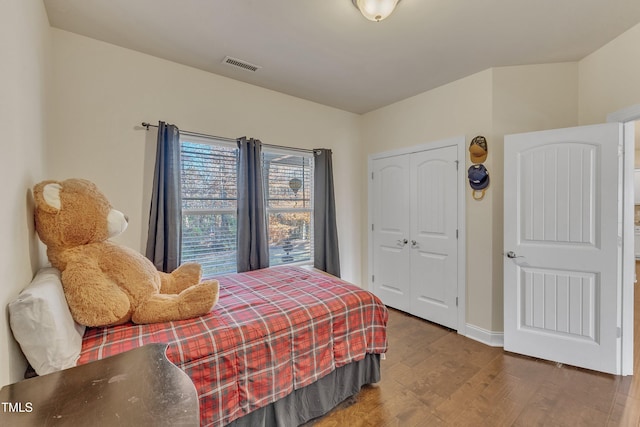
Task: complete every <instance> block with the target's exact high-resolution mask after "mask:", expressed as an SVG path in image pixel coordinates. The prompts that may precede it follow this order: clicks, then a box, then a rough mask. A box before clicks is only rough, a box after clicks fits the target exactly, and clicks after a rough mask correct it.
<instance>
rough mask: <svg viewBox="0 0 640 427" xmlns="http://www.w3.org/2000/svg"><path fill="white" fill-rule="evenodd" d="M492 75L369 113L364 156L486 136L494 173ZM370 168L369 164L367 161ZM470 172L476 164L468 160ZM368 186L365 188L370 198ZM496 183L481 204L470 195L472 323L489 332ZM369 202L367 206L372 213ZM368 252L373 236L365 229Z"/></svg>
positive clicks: (469, 311) (469, 312) (486, 73)
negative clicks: (369, 241)
mask: <svg viewBox="0 0 640 427" xmlns="http://www.w3.org/2000/svg"><path fill="white" fill-rule="evenodd" d="M492 75H493V72H492V70H487V71H483V72H481V73H477V74H474V75H472V76H469V77H466V78H464V79H461V80H458V81H455V82H453V83H450V84H447V85H444V86H441V87H439V88H436V89H434V90H431V91H428V92H425V93H422V94H420V95H417V96H414V97H412V98H409V99H406V100H403V101H400V102H397V103H395V104H392V105H389V106H387V107H383V108H380V109H378V110H376V111H373V112H370V113H367V114H365V115H364V116H363V121H362V134H363V141H364V152H365V156H363V157H368V156H369V155H371V154H376V153H381V152H385V151H390V150H395V149H398V148H405V147H411V146H414V145H419V144H424V143H428V142H433V141H438V140H442V139H446V138H449V137H455V136H460V135H463V136H466V137H467V141H470V140H471V138H473V137H474V136H476V135H484V136H485V137H486V138H487V140H488V141H489V145H490V147H489V153H490V154H489V156H488V158H487V162H486V166H487V168H488V169H489V171H490V173H491V170H492V168H493V165H494V163H493V157H492V155H491V141H492V120H493V119H492V109H491V103H492V91H491V85H492ZM362 161H363V162H367V158H363V159H362ZM466 161H467V165H466V167H468V166H469V165H470V164H471V163H470V162H469V159H468V158H467V159H466ZM367 185H368V183H367V182H365V183H364V187H363V190H362V191H363V194H366V191H367V187H366V186H367ZM493 193H494V189H493V183H492V184H491V189H490V190H489V191H487V193H486V196H485V198H484V199H483V200H482V201H474V200H473V199H472V198H471V193H470V192H467V197H466V205H467V236H466V237H467V322H468V323H471V324H474V325H476V326H480V327H482V328H485V329H488V330H490V329H491V327H492V325H491V308H492V302H491V293H492V290H491V288H492V260H491V253H492V252H493V250H492V246H493V241H492V228H493V220H492V203H493V202H492V199H493ZM367 203H368V202H367V201H366V200H365V201H364V203H363V205H362V210H363V213H366V212H367ZM362 235H363V247H365V248H366V247H368V246H367V245H368V240H367V239H368V233H367V230H366V225H363V232H362ZM363 255H364V256H363V259H362V265H363V277H367V269H368V259H367V254H366V253H365V254H363Z"/></svg>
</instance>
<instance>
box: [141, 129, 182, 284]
mask: <svg viewBox="0 0 640 427" xmlns="http://www.w3.org/2000/svg"><path fill="white" fill-rule="evenodd" d="M181 226H182V199H181V196H180V131H179V130H178V128H177V127H175V126H174V125H170V124H166V123H165V122H159V123H158V141H157V148H156V166H155V172H154V175H153V194H152V195H151V211H150V214H149V234H148V237H147V250H146V256H147V258H149V259H150V260H151V261H152V262H153V264H154V265H155V266H156V268H157V269H158V270H160V271H164V272H167V273H168V272H171V271H173V270H175V269H176V268H177V267H178V266H179V265H180V246H181V243H182V242H181V241H182V230H181Z"/></svg>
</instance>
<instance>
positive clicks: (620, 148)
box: [618, 145, 624, 156]
mask: <svg viewBox="0 0 640 427" xmlns="http://www.w3.org/2000/svg"><path fill="white" fill-rule="evenodd" d="M623 155H624V145H618V156H623Z"/></svg>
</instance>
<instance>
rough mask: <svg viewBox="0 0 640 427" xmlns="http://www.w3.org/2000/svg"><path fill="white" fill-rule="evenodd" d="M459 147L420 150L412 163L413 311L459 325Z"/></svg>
mask: <svg viewBox="0 0 640 427" xmlns="http://www.w3.org/2000/svg"><path fill="white" fill-rule="evenodd" d="M456 160H457V148H456V147H455V146H448V147H443V148H436V149H433V150H427V151H422V152H419V153H414V154H413V155H412V157H411V164H410V187H411V193H410V201H411V202H410V212H411V215H410V235H411V237H410V239H409V245H410V252H411V255H410V259H411V261H410V262H411V266H410V269H411V307H410V312H411V313H412V314H414V315H416V316H419V317H422V318H424V319H428V320H430V321H433V322H436V323H439V324H441V325H444V326H447V327H450V328H453V329H457V318H458V316H457V314H458V312H457V306H456V296H457V267H458V259H457V235H456V232H457V223H458V221H457V214H458V206H457V200H458V196H457V188H458V185H457V169H456Z"/></svg>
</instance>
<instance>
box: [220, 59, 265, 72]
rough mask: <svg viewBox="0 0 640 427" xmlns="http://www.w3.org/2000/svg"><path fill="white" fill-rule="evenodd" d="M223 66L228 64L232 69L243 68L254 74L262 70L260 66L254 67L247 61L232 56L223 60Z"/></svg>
mask: <svg viewBox="0 0 640 427" xmlns="http://www.w3.org/2000/svg"><path fill="white" fill-rule="evenodd" d="M222 63H223V64H227V65H231V66H232V67H236V68H242V69H243V70H245V71H251V72H252V73H254V72H256V71H258V70H259V69H260V68H262V67H260V66H258V65H253V64H251V63H249V62H247V61H243V60H242V59H237V58H232V57H230V56H227V57H225V58H224V59H223V60H222Z"/></svg>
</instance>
